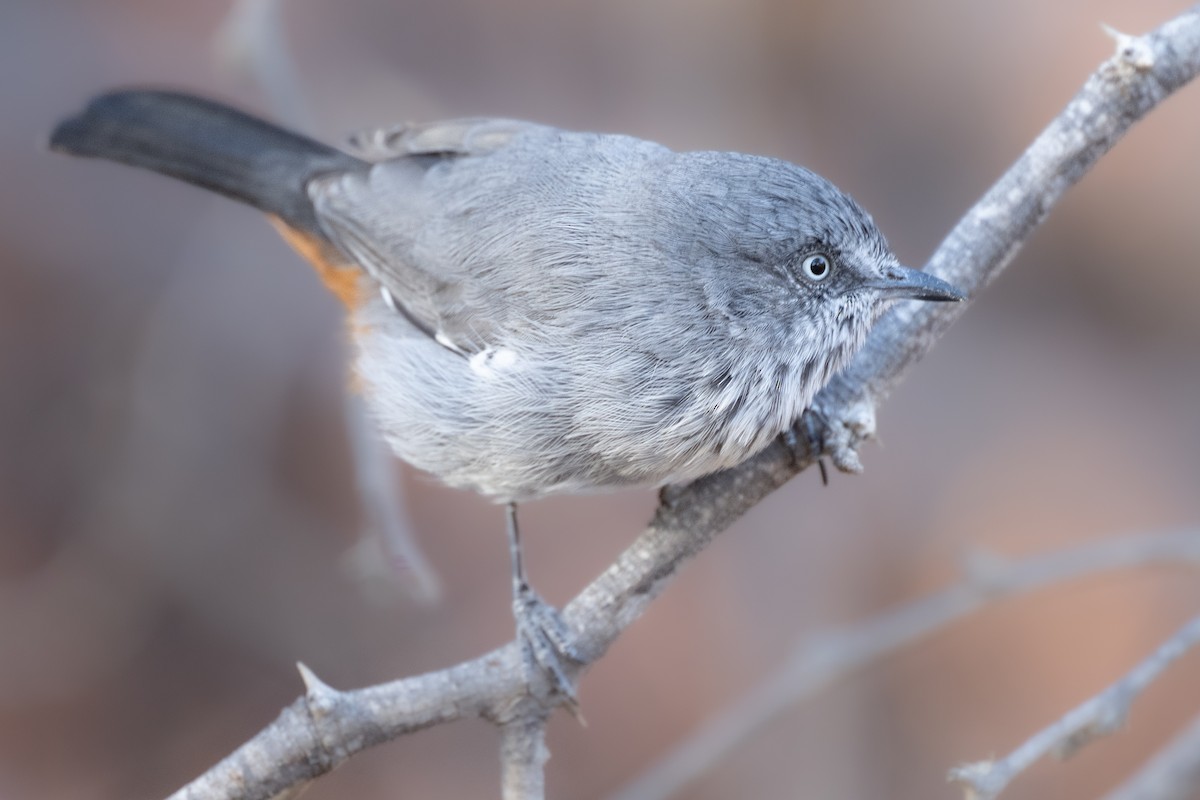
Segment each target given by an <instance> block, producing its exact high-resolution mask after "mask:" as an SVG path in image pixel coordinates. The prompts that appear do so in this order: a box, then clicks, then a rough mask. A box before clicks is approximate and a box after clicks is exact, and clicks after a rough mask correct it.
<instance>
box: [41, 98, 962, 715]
mask: <svg viewBox="0 0 1200 800" xmlns="http://www.w3.org/2000/svg"><path fill="white" fill-rule="evenodd" d="M49 145H50V148H51V149H52V150H55V151H59V152H63V153H67V154H70V155H74V156H82V157H91V158H100V159H106V160H109V161H115V162H119V163H123V164H127V165H132V166H135V167H140V168H145V169H149V170H152V171H155V172H159V173H162V174H165V175H168V176H171V177H174V178H177V179H180V180H183V181H185V182H187V183H191V184H194V185H197V186H200V187H202V188H205V189H208V190H211V191H214V192H217V193H219V194H222V195H225V196H227V197H230V198H232V199H234V200H237V201H240V202H243V203H246V204H248V205H250V206H252V207H255V208H257V209H258V210H259V211H261V212H264V213H265V214H266V215H267V216H268V217H269V219H270V221H271V222H272V223H273V224H274V225H275V227H276V228H277V229H278V230H279V232H280V233H281V235H282V236H283V238H284V239H285V240H286V241H287V242H288V243H289V244H290V245H291V246H292V247H293V248H294V249H295V250H296V251H297V252H298V253H299V254H300V255H301V256H303V257H304V258H306V259H307V260H308V261H309V262H311V264H312V265H313V267H314V268H315V270H316V272H317V274H318V275H319V277H320V278H321V279H322V281H323V282H324V284H325V285H326V286H327V287H328V288H329V289H330V291H332V292H333V294H334V295H335V296H336V297H337V298H338V299H339V300H340V301H341V302H342V303H343V304H344V306H345V307H346V310H347V313H348V316H349V319H350V324H349V326H348V327H349V330H350V335H351V338H352V340H353V343H354V348H355V355H354V358H353V373H354V377H353V384H354V386H355V387H356V389H357V391H360V392H361V393H362V395H363V397H364V399H365V401H366V404H367V406H368V408H369V409H370V412H371V414H372V416H373V417H374V419H375V421H376V423H377V425H378V428H379V430H380V431H381V433H382V435H383V436H384V437H385V438H386V440H387V442H388V443H389V444H390V445H391V447H392V449H393V450H394V451H395V453H396V454H397V456H399V457H400V458H401V459H402V460H404V461H406V462H408V463H409V464H412V465H413V466H415V467H417V468H418V469H421V470H424V471H425V472H428V473H430V474H432V475H434V476H436V477H438V478H439V479H441V480H442V481H444V482H445V483H447V484H449V485H451V486H454V487H459V488H464V489H470V490H474V491H476V492H478V493H480V494H483V495H485V496H487V497H489V498H492V499H494V500H496V501H498V502H500V503H502V504H504V505H505V508H506V529H507V533H508V539H509V545H510V555H511V561H512V581H513V589H512V591H513V611H514V616H515V617H516V621H517V633H518V640H519V641H520V642H521V645H522V652H523V653H524V655H525V661H526V663H527V665H528V667H529V669H530V670H534V669H541V670H542V671H543V673H544V674H546V675H547V676H548V677H549V678H550V681H551V685H552V688H553V690H554V691H557V692H559V693H560V694H562V695H563V696H565V697H567V698H568V699H570V700H573V698H574V694H575V688H574V684H573V681H572V679H571V678H570V671H569V669H568V667H567V663H568V662H569V661H572V660H574V661H580V660H581V658H580V656H579V654H578V653H577V652H576V651H575V650H574V649H573V645H572V637H571V631H570V630H569V628H568V627H567V626H566V624H565V622H564V621H563V620H562V618H561V616H560V615H559V613H558V612H557V610H556V609H554V608H553V607H552V606H550V605H549V604H548V603H546V602H545V601H544V600H542V599H541V597H540V596H539V595H538V594H537V592H536V591H535V590H533V588H532V587H531V586H530V584H529V582H528V581H527V579H526V576H525V572H524V569H523V567H522V565H521V550H520V541H519V528H518V525H517V512H516V509H517V504H518V503H522V502H525V501H529V500H533V499H536V498H541V497H545V496H548V495H554V494H568V493H583V492H598V491H609V490H615V489H621V488H627V487H663V486H668V485H679V484H684V483H687V482H689V481H692V480H695V479H697V478H700V477H702V476H705V475H709V474H712V473H714V472H717V471H720V470H723V469H728V468H731V467H733V466H736V465H737V464H739V463H740V462H742V461H744V460H745V459H746V458H748V457H750V456H752V455H754V454H755V453H757V452H759V451H761V450H762V449H763V448H764V447H766V446H767V445H768V444H770V443H771V442H772V441H773V440H774V439H776V438H777V437H778V436H780V435H781V434H783V433H785V432H788V431H790V430H791V429H792V426H793V425H794V423H795V422H796V420H797V419H798V418H799V417H800V415H801V413H802V412H803V411H804V410H805V408H806V407H808V405H809V404H810V403H811V401H812V399H813V397H814V395H815V394H816V392H817V391H819V390H820V389H821V387H822V386H824V385H825V384H826V382H828V380H829V379H830V378H831V376H833V375H834V374H835V373H836V372H837V371H838V370H839V369H840V368H841V367H843V366H844V365H845V364H846V363H847V362H848V361H849V359H850V358H852V357H853V355H854V354H855V353H856V352H857V351H858V350H859V349H860V348H861V346H862V344H863V342H864V340H865V339H866V337H867V335H868V333H869V332H870V330H871V327H872V326H873V325H874V323H875V322H876V320H877V319H878V318H879V317H880V315H881V314H882V313H883V312H884V311H885V310H886V309H887V308H888V307H889V306H890V305H892V304H893V303H894V302H895V301H898V300H905V299H911V300H924V301H960V300H963V299H964V298H965V296H964V294H963V293H962V292H961V291H959V290H958V289H956V288H955V287H954V286H952V285H950V284H949V283H946V282H945V281H942V280H941V279H939V278H936V277H934V276H932V275H930V274H927V273H924V272H922V271H920V270H914V269H910V268H907V267H904V266H902V265H901V264H900V263H899V261H898V259H897V258H896V256H895V255H894V254H893V253H892V251H891V249H890V248H889V247H888V245H887V242H886V240H885V238H884V236H883V234H882V233H881V232H880V230H879V228H878V227H877V226H876V225H875V223H874V221H873V220H872V219H871V217H870V215H869V214H867V213H866V211H864V210H863V209H862V207H861V206H860V205H859V204H858V203H857V202H855V201H854V200H853V199H852V198H851V197H850V196H849V195H847V194H845V193H844V192H842V191H841V190H839V189H838V188H837V187H836V186H834V185H833V184H832V183H830V182H829V181H827V180H826V179H824V178H822V177H821V176H819V175H817V174H816V173H814V172H812V171H810V170H808V169H805V168H803V167H801V166H798V165H794V164H791V163H789V162H786V161H782V160H778V159H773V158H767V157H762V156H755V155H747V154H742V153H735V152H716V151H692V152H687V151H675V150H672V149H670V148H668V147H665V146H663V145H661V144H657V143H654V142H650V141H645V140H642V139H638V138H635V137H631V136H625V135H618V134H600V133H585V132H574V131H567V130H562V129H559V128H555V127H552V126H549V125H542V124H536V123H532V122H522V121H517V120H510V119H491V118H470V119H453V120H446V121H440V122H433V123H427V124H404V125H398V126H394V127H386V128H380V129H376V130H371V131H367V132H364V133H361V134H358V135H356V136H353V137H351V139H350V140H349V141H348V142H347V144H346V146H345V148H344V149H339V148H335V147H332V146H330V145H327V144H324V143H321V142H318V141H316V140H314V139H312V138H309V137H307V136H304V135H302V134H299V133H296V132H293V131H290V130H287V129H285V128H283V127H280V126H278V125H276V124H274V123H272V122H269V121H267V120H265V119H262V118H259V117H257V116H254V115H251V114H248V113H246V112H243V111H241V110H238V109H236V108H233V107H232V106H229V105H227V104H224V103H221V102H217V101H214V100H210V99H207V98H204V97H200V96H197V95H194V94H189V93H185V92H178V91H171V90H163V89H120V90H115V91H110V92H107V93H104V94H101V95H99V96H97V97H95V98H94V99H92V100H91V101H90V102H89V103H88V104H87V105H86V107H85V108H84V110H83V111H82V112H81V113H79V114H77V115H75V116H72V117H69V118H67V119H65V120H63V121H62V122H60V123H59V124H58V125H57V126H56V127H55V129H54V131H53V133H52V134H51V136H50V140H49Z"/></svg>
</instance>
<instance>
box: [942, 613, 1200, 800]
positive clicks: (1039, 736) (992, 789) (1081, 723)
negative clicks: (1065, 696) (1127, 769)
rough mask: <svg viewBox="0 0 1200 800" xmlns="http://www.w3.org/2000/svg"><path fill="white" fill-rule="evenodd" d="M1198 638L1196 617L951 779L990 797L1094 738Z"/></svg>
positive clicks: (983, 799) (971, 795) (979, 798)
mask: <svg viewBox="0 0 1200 800" xmlns="http://www.w3.org/2000/svg"><path fill="white" fill-rule="evenodd" d="M1197 643H1200V617H1196V618H1195V619H1193V620H1192V621H1191V622H1189V623H1187V624H1186V625H1184V626H1183V627H1182V628H1180V629H1179V631H1178V632H1176V633H1175V635H1174V636H1172V637H1171V638H1170V639H1168V640H1167V641H1166V642H1164V643H1163V644H1162V645H1161V646H1160V647H1159V648H1158V649H1157V650H1155V651H1154V653H1153V654H1151V655H1150V657H1149V658H1147V659H1146V660H1144V661H1142V662H1141V663H1140V664H1138V665H1137V666H1136V667H1134V668H1133V669H1132V670H1131V671H1130V672H1129V674H1128V675H1126V676H1125V677H1124V678H1122V679H1121V680H1119V681H1117V682H1116V683H1114V684H1113V685H1112V686H1110V687H1109V688H1107V689H1105V690H1104V691H1103V692H1101V693H1100V694H1098V695H1096V696H1095V697H1093V698H1091V699H1090V700H1088V701H1087V702H1085V703H1083V704H1082V705H1079V706H1077V707H1075V708H1073V709H1071V710H1070V711H1068V712H1067V713H1066V715H1064V716H1063V717H1062V718H1061V719H1059V720H1058V721H1057V722H1055V723H1054V724H1052V725H1050V726H1048V727H1046V728H1044V729H1042V730H1041V731H1039V732H1038V733H1036V734H1034V735H1033V736H1032V737H1030V738H1029V740H1028V741H1026V742H1025V743H1024V744H1022V745H1021V746H1020V747H1018V748H1017V749H1016V750H1013V751H1012V752H1011V753H1009V754H1008V755H1007V756H1005V757H1004V758H1001V759H999V760H998V761H992V760H989V761H977V762H975V763H973V764H964V765H963V766H961V767H956V768H955V769H953V770H951V771H950V779H951V780H953V781H955V782H957V783H960V784H962V785H963V787H964V788H965V789H966V792H967V800H992V798H994V797H997V796H998V795H999V794H1000V793H1001V792H1002V791H1004V789H1005V787H1007V786H1008V784H1009V783H1011V782H1012V779H1013V778H1015V777H1017V775H1019V774H1021V773H1022V772H1024V771H1025V770H1026V769H1028V768H1029V767H1030V766H1031V765H1033V764H1034V763H1035V762H1036V761H1038V760H1039V759H1040V758H1042V756H1045V755H1046V754H1048V753H1053V754H1054V755H1056V756H1058V757H1059V758H1066V757H1068V756H1070V755H1072V754H1074V753H1075V751H1077V750H1078V749H1079V748H1081V747H1084V746H1085V745H1087V744H1090V743H1091V742H1092V741H1094V740H1095V739H1098V738H1100V737H1102V736H1107V735H1108V734H1110V733H1112V732H1113V731H1115V730H1117V728H1119V727H1120V726H1121V725H1122V724H1124V722H1125V718H1126V717H1127V716H1128V715H1129V708H1130V705H1131V704H1132V703H1133V700H1134V698H1136V697H1137V696H1138V695H1139V694H1141V693H1142V691H1143V690H1145V688H1146V687H1147V686H1149V685H1150V684H1151V683H1153V682H1154V680H1155V679H1156V678H1158V676H1159V675H1161V674H1162V672H1163V670H1165V669H1166V668H1167V667H1168V666H1170V665H1171V664H1172V663H1173V662H1174V661H1175V660H1176V659H1178V658H1179V657H1180V656H1182V655H1183V654H1184V653H1186V652H1187V651H1188V650H1190V649H1191V648H1192V647H1195V646H1196V644H1197Z"/></svg>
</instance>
